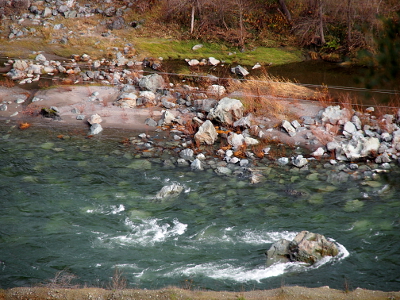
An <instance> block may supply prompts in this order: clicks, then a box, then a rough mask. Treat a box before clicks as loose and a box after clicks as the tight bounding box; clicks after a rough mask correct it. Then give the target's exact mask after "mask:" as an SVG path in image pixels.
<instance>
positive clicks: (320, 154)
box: [311, 147, 325, 157]
mask: <svg viewBox="0 0 400 300" xmlns="http://www.w3.org/2000/svg"><path fill="white" fill-rule="evenodd" d="M324 153H325V150H324V148H322V147H318V149H317V150H315V151H314V152H313V153H311V155H312V156H315V157H320V156H322V155H324Z"/></svg>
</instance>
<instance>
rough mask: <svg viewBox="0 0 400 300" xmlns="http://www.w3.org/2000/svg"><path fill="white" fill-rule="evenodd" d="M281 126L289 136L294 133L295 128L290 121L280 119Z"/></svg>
mask: <svg viewBox="0 0 400 300" xmlns="http://www.w3.org/2000/svg"><path fill="white" fill-rule="evenodd" d="M282 128H283V129H285V131H286V132H287V133H288V134H289V135H290V136H295V135H296V129H295V128H294V127H293V125H292V124H290V122H288V121H286V120H284V121H282Z"/></svg>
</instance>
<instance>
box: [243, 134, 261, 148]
mask: <svg viewBox="0 0 400 300" xmlns="http://www.w3.org/2000/svg"><path fill="white" fill-rule="evenodd" d="M244 142H245V144H246V145H247V146H254V145H258V144H259V143H260V142H259V141H258V140H256V139H254V138H252V137H248V136H246V137H245V138H244Z"/></svg>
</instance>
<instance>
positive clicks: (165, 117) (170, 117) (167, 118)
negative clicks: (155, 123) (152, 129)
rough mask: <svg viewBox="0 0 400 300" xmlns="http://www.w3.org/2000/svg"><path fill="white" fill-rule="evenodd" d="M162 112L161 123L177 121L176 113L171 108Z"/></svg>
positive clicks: (167, 123)
mask: <svg viewBox="0 0 400 300" xmlns="http://www.w3.org/2000/svg"><path fill="white" fill-rule="evenodd" d="M161 113H162V114H161V119H160V123H159V125H171V124H172V122H174V121H175V115H174V114H173V113H172V112H170V111H169V110H163V111H162V112H161Z"/></svg>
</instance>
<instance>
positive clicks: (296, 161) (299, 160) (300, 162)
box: [292, 155, 308, 168]
mask: <svg viewBox="0 0 400 300" xmlns="http://www.w3.org/2000/svg"><path fill="white" fill-rule="evenodd" d="M292 164H293V165H294V166H295V167H297V168H302V167H304V166H305V165H306V164H308V160H307V158H305V157H303V155H297V157H294V158H293V159H292Z"/></svg>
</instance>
